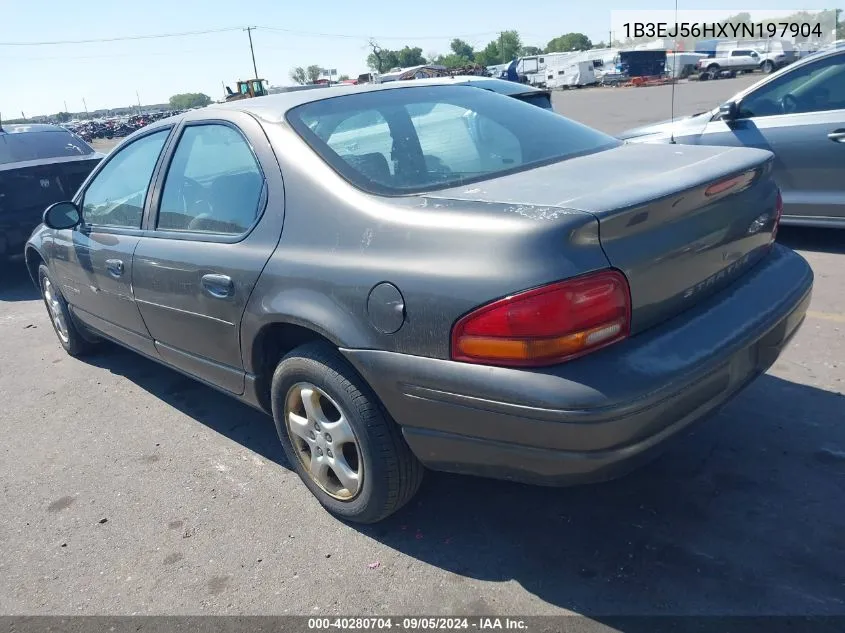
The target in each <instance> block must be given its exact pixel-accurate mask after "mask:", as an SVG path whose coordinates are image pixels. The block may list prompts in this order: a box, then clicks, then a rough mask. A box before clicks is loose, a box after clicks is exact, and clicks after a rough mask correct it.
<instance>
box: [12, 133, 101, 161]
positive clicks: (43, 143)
mask: <svg viewBox="0 0 845 633" xmlns="http://www.w3.org/2000/svg"><path fill="white" fill-rule="evenodd" d="M93 153H94V150H93V149H91V147H90V146H89V145H88V144H87V143H85V141H83V140H82V139H81V138H79V137H77V136H74V135H73V134H71V133H70V132H66V131H63V130H55V131H52V130H51V131H49V132H13V133H9V134H0V164H6V163H18V162H23V161H27V160H44V159H47V158H64V157H67V156H87V155H89V154H93Z"/></svg>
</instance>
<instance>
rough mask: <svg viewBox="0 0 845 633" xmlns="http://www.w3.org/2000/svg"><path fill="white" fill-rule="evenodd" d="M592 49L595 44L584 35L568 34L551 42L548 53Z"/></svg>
mask: <svg viewBox="0 0 845 633" xmlns="http://www.w3.org/2000/svg"><path fill="white" fill-rule="evenodd" d="M592 47H593V43H592V42H591V41H590V38H589V37H587V36H586V35H584V34H583V33H567V34H566V35H561V36H560V37H556V38H555V39H553V40H552V41H551V42H549V43H548V45H547V46H546V52H547V53H559V52H565V51H586V50H589V49H591V48H592Z"/></svg>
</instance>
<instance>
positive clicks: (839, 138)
mask: <svg viewBox="0 0 845 633" xmlns="http://www.w3.org/2000/svg"><path fill="white" fill-rule="evenodd" d="M827 138H829V139H830V140H831V141H833V142H834V143H845V129H842V128H840V129H838V130H833V132H831V133H830V134H828V135H827Z"/></svg>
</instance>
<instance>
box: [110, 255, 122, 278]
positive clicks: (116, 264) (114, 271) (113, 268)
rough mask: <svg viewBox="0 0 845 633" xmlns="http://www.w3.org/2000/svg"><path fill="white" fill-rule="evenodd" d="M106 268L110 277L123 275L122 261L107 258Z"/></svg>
mask: <svg viewBox="0 0 845 633" xmlns="http://www.w3.org/2000/svg"><path fill="white" fill-rule="evenodd" d="M106 270H108V271H109V274H110V275H111V276H112V277H122V276H123V262H122V261H121V260H119V259H107V260H106Z"/></svg>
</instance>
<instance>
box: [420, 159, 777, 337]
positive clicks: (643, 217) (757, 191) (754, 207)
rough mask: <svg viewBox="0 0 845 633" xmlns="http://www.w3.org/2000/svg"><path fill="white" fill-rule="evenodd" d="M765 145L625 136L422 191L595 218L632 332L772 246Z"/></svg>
mask: <svg viewBox="0 0 845 633" xmlns="http://www.w3.org/2000/svg"><path fill="white" fill-rule="evenodd" d="M771 170H772V154H771V153H770V152H766V151H761V150H749V149H745V148H729V149H726V148H718V147H694V146H680V145H648V144H630V145H623V146H620V147H618V148H616V149H613V150H608V151H605V152H600V153H598V154H593V155H589V156H584V157H580V158H575V159H570V160H567V161H563V162H560V163H555V164H552V165H548V166H545V167H541V168H538V169H532V170H528V171H524V172H519V173H516V174H512V175H509V176H504V177H501V178H497V179H494V180H490V181H485V182H481V183H475V184H473V185H470V186H464V187H458V188H453V189H450V190H448V191H441V192H437V193H435V194H428V195H429V196H433V195H439V196H443V197H448V198H458V199H474V200H486V201H488V202H500V203H501V202H504V203H506V205H505V207H504V208H505V209H506V210H507V211H511V212H514V213H518V214H522V215H526V216H527V217H529V218H532V219H535V220H538V221H540V220H542V219H543V218H544V217H549V214H544V213H542V211H543V208H544V207H548V209H549V210H550V211H551V210H553V209H556V208H558V209H559V208H567V209H577V210H580V211H585V212H587V213H590V214H592V215H593V216H595V217H596V219H597V220H598V222H599V236H600V237H599V239H600V243H601V247H602V248H603V250H604V252H605V254H606V256H607V258H608V260H609V262H610V265H611V266H613V267H615V268H618V269H619V270H621V271H622V272H623V273H624V274H625V276H626V278H627V279H628V283H629V285H630V288H631V301H632V312H631V332H632V333H634V334H635V333H637V332H640V331H642V330H644V329H647V328H649V327H651V326H653V325H655V324H657V323H659V322H661V321H664V320H666V319H668V318H671V317H672V316H674V315H676V314H678V313H679V312H682V311H684V310H685V309H687V308H689V307H691V306H693V305H695V303H697V302H698V301H701V300H702V299H704V298H705V297H707V296H709V295H711V294H713V293H715V292H717V291H718V290H720V289H722V288H724V287H726V286H727V285H729V284H730V283H731V282H732V281H733V280H734V279H736V278H737V277H739V276H741V275H742V274H743V273H744V272H746V271H747V270H748V269H750V268H751V267H752V266H753V265H754V263H756V262H757V261H758V260H759V259H760V258H761V257H763V256H764V255H765V254H766V253H767V252H768V250H769V246H770V244H771V238H772V230H773V228H774V225H775V206H776V198H777V187H776V185H775V183H774V181H773V180H772V177H771Z"/></svg>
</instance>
